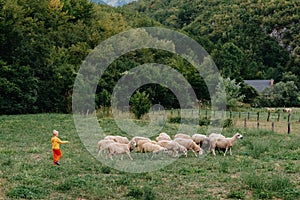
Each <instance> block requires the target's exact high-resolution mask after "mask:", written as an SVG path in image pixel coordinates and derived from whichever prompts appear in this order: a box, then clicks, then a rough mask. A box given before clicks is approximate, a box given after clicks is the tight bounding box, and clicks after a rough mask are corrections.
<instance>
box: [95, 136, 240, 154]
mask: <svg viewBox="0 0 300 200" xmlns="http://www.w3.org/2000/svg"><path fill="white" fill-rule="evenodd" d="M242 138H243V136H242V135H241V134H239V133H236V134H235V135H233V137H225V136H224V135H222V134H217V133H211V134H210V135H209V136H206V135H203V134H194V135H192V136H190V135H187V134H183V133H178V134H176V135H174V138H173V139H172V138H171V137H170V136H169V135H168V134H167V133H164V132H163V133H160V134H159V136H157V137H156V138H155V140H151V139H150V138H147V137H142V136H135V137H133V138H132V139H131V140H129V139H128V138H127V137H123V136H112V135H110V136H106V137H105V138H104V139H102V140H100V141H99V142H98V156H102V155H103V152H104V151H105V152H107V153H108V156H109V157H110V159H112V160H113V156H114V155H123V154H127V155H128V157H129V158H130V159H131V160H133V158H132V157H131V155H130V152H132V151H135V152H141V153H152V157H153V156H154V155H155V154H158V153H167V154H168V155H170V156H172V157H179V156H180V155H184V156H186V157H187V152H188V151H192V152H193V153H194V155H195V156H196V157H197V156H198V155H199V156H200V155H203V154H204V153H205V152H211V153H212V154H213V155H214V156H215V155H216V153H215V151H223V155H224V156H225V155H226V153H227V151H228V150H229V151H230V155H232V152H231V148H232V146H233V145H234V143H235V142H236V140H237V139H242Z"/></svg>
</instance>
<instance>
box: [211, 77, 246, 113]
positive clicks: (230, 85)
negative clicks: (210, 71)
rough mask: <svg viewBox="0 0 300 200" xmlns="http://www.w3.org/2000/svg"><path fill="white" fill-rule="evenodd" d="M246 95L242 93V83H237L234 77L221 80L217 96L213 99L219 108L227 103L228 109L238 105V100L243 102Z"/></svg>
mask: <svg viewBox="0 0 300 200" xmlns="http://www.w3.org/2000/svg"><path fill="white" fill-rule="evenodd" d="M222 83H223V84H222ZM244 97H245V96H244V95H243V94H241V86H240V84H239V83H236V81H235V80H234V79H233V80H231V79H230V78H226V79H223V80H220V81H219V84H218V85H217V89H216V94H215V97H214V98H212V99H213V101H214V102H213V103H214V104H215V105H216V106H218V107H219V108H222V107H223V106H224V105H223V104H224V103H226V107H227V108H228V109H235V108H236V107H237V106H238V102H242V101H243V99H244Z"/></svg>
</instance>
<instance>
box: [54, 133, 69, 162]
mask: <svg viewBox="0 0 300 200" xmlns="http://www.w3.org/2000/svg"><path fill="white" fill-rule="evenodd" d="M51 142H52V151H53V162H54V166H56V165H60V163H59V160H60V158H61V156H62V152H61V150H60V148H59V145H60V144H66V143H68V141H61V140H60V139H59V138H58V131H57V130H53V137H52V138H51Z"/></svg>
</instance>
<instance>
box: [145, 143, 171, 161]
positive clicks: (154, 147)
mask: <svg viewBox="0 0 300 200" xmlns="http://www.w3.org/2000/svg"><path fill="white" fill-rule="evenodd" d="M166 150H167V149H166V148H165V147H162V146H160V145H158V144H153V143H151V142H146V143H144V144H143V145H142V152H143V153H147V152H152V157H153V156H154V154H157V153H159V152H165V151H166ZM152 157H151V158H152Z"/></svg>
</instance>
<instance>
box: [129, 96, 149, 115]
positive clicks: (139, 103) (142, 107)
mask: <svg viewBox="0 0 300 200" xmlns="http://www.w3.org/2000/svg"><path fill="white" fill-rule="evenodd" d="M130 105H131V112H133V114H134V115H135V117H136V118H137V119H140V118H141V117H142V116H143V115H144V114H146V113H147V112H149V109H150V107H151V101H150V100H149V95H148V94H146V92H142V93H141V92H140V91H137V92H136V93H135V94H134V95H133V96H132V97H131V99H130Z"/></svg>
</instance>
